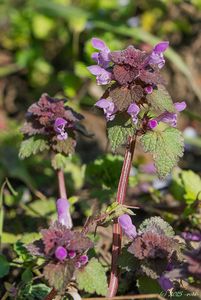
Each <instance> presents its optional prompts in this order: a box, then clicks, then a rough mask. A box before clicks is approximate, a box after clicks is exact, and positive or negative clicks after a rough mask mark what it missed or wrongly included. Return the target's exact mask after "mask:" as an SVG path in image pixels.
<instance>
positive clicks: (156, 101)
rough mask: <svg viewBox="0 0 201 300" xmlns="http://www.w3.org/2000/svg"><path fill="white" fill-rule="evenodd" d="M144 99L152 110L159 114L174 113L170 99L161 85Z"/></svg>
mask: <svg viewBox="0 0 201 300" xmlns="http://www.w3.org/2000/svg"><path fill="white" fill-rule="evenodd" d="M146 98H147V100H148V102H149V103H150V104H151V106H152V107H153V108H154V109H157V110H160V111H161V112H164V111H168V112H170V113H174V112H175V107H174V105H173V102H172V98H171V96H170V94H169V93H168V91H167V90H166V88H165V87H164V86H163V85H161V84H160V85H158V86H157V89H154V90H153V92H152V93H151V94H148V95H147V97H146Z"/></svg>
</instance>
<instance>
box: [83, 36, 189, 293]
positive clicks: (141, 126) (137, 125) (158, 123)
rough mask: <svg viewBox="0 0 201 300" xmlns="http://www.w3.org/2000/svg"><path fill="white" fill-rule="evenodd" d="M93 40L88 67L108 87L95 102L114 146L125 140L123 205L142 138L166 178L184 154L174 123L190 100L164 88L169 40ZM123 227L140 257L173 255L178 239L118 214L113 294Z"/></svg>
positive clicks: (121, 183)
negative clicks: (117, 43) (121, 45)
mask: <svg viewBox="0 0 201 300" xmlns="http://www.w3.org/2000/svg"><path fill="white" fill-rule="evenodd" d="M92 45H93V47H94V48H95V49H97V50H99V51H98V52H96V53H93V54H92V59H93V60H94V61H95V62H96V64H94V65H92V66H89V67H88V70H89V72H91V73H92V74H93V75H95V76H96V82H97V84H98V85H102V86H106V87H105V91H104V93H103V95H102V96H101V97H100V99H99V100H98V101H97V102H96V103H95V106H96V107H97V108H99V109H101V110H102V111H103V113H104V115H105V118H106V121H107V133H108V138H109V141H110V145H111V150H112V151H116V150H117V148H119V147H120V146H122V145H126V151H125V157H124V163H123V166H122V172H121V176H120V179H119V185H118V190H117V199H116V201H117V202H118V203H120V204H124V202H125V196H126V189H127V185H128V178H129V173H130V169H131V164H132V159H133V153H134V149H135V145H136V141H137V140H138V139H139V140H140V143H141V145H142V148H143V149H144V151H145V152H150V153H151V154H152V155H153V159H154V164H155V168H156V171H157V173H158V175H159V177H160V178H164V177H166V176H167V175H168V174H169V173H170V172H171V170H172V168H173V167H174V166H175V165H176V164H177V162H178V160H179V158H180V157H181V156H182V155H183V149H184V144H183V137H182V134H181V132H180V131H179V130H178V129H176V128H175V127H176V126H177V119H178V113H179V112H181V111H183V110H184V109H185V107H186V103H185V102H184V101H181V102H176V103H175V104H174V103H173V101H172V99H171V96H170V94H169V93H168V91H167V89H166V87H165V80H164V78H163V76H162V70H163V67H164V65H165V58H164V54H165V51H166V50H167V48H168V46H169V42H168V41H162V42H160V43H158V44H157V45H155V46H154V48H153V50H152V51H150V52H145V51H141V50H139V49H136V48H135V47H134V46H128V47H127V48H126V49H124V50H120V51H111V50H110V49H109V47H108V46H107V45H106V44H105V42H104V41H102V40H100V39H98V38H93V39H92ZM121 229H123V232H124V234H126V235H127V236H128V237H129V238H130V239H132V238H134V240H133V243H134V244H132V246H131V248H130V249H133V247H134V248H136V249H138V252H137V253H138V254H139V256H140V255H141V256H143V257H144V258H145V256H146V255H147V257H146V259H147V258H148V257H151V256H154V255H155V256H156V257H157V255H158V253H161V255H162V254H163V252H164V255H163V256H164V258H165V257H166V258H169V257H171V253H172V251H171V250H170V249H171V247H172V246H173V244H174V243H173V241H172V239H171V238H166V237H161V236H158V235H156V233H152V232H151V233H149V234H148V233H146V234H145V236H136V237H135V235H136V232H135V227H134V225H132V222H131V221H130V219H129V217H127V216H122V217H120V218H119V222H118V220H117V219H116V220H115V222H114V227H113V251H112V270H111V275H110V283H109V292H108V296H110V297H112V296H115V294H116V293H117V288H118V267H117V264H118V255H119V254H120V249H121ZM146 235H147V236H146ZM144 238H147V239H149V241H150V244H151V243H152V244H153V245H155V246H153V247H152V248H154V247H155V248H154V249H155V250H153V249H152V250H150V249H149V248H148V245H147V246H146V245H145V246H146V247H147V249H146V250H143V249H144V248H143V247H144V243H143V240H144ZM172 243H173V244H172ZM163 249H164V251H162V250H163ZM140 251H141V252H140ZM168 251H169V252H168ZM146 253H147V254H146ZM161 275H162V274H161ZM158 276H159V275H158ZM157 278H159V277H157ZM162 279H163V278H162ZM162 279H161V280H160V281H161V282H164V280H165V279H164V280H162ZM166 283H167V281H166Z"/></svg>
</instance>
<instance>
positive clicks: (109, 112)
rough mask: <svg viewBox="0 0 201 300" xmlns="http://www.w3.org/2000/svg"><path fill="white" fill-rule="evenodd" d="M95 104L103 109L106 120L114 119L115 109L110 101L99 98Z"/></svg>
mask: <svg viewBox="0 0 201 300" xmlns="http://www.w3.org/2000/svg"><path fill="white" fill-rule="evenodd" d="M95 106H97V107H100V108H102V109H103V111H104V114H105V117H106V120H107V121H112V120H114V118H115V113H116V111H117V109H116V107H115V104H114V103H113V102H112V101H109V100H107V99H100V100H98V101H97V102H96V103H95Z"/></svg>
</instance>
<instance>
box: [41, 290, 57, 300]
mask: <svg viewBox="0 0 201 300" xmlns="http://www.w3.org/2000/svg"><path fill="white" fill-rule="evenodd" d="M56 296H57V291H56V290H55V289H54V288H52V289H51V291H50V292H49V294H48V295H47V296H46V297H45V298H44V300H53V299H54V298H55V297H56Z"/></svg>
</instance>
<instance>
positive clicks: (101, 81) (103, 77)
mask: <svg viewBox="0 0 201 300" xmlns="http://www.w3.org/2000/svg"><path fill="white" fill-rule="evenodd" d="M87 69H88V70H89V72H90V73H91V74H93V75H95V76H96V82H97V84H98V85H105V84H108V83H110V81H111V80H112V74H111V73H110V72H108V71H106V70H105V69H103V68H101V67H100V66H97V65H92V66H89V67H87Z"/></svg>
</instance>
